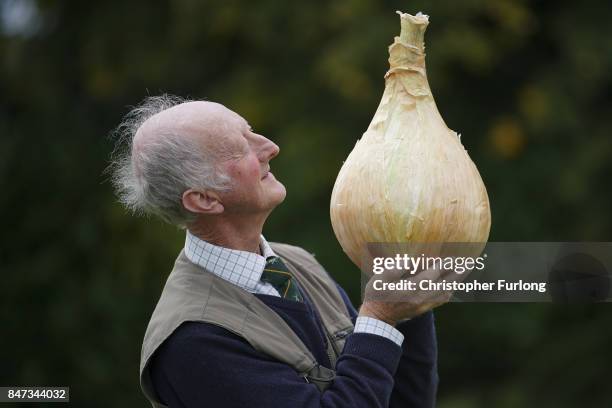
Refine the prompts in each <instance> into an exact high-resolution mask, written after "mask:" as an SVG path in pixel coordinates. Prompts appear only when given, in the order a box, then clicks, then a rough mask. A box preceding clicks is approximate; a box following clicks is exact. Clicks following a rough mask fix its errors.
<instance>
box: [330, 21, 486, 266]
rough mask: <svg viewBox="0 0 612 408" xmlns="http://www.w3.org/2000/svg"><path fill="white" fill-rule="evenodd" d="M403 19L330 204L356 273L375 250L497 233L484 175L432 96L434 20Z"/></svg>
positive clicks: (482, 238)
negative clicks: (429, 50)
mask: <svg viewBox="0 0 612 408" xmlns="http://www.w3.org/2000/svg"><path fill="white" fill-rule="evenodd" d="M398 13H399V15H400V21H401V33H400V36H399V37H395V41H394V42H393V44H391V46H389V64H390V69H389V71H388V72H387V73H386V75H385V90H384V93H383V96H382V100H381V101H380V104H379V106H378V109H377V111H376V113H375V114H374V118H373V119H372V122H371V123H370V126H369V127H368V129H367V131H366V132H365V133H364V134H363V136H362V137H361V139H360V140H359V141H358V142H357V144H356V145H355V147H354V149H353V151H352V152H351V153H350V155H349V156H348V158H347V159H346V161H345V162H344V165H343V166H342V168H341V169H340V172H339V174H338V177H337V179H336V183H335V185H334V189H333V192H332V197H331V206H330V215H331V222H332V226H333V229H334V233H335V234H336V237H337V239H338V241H339V243H340V245H341V246H342V248H343V250H344V252H345V253H346V254H347V255H348V256H349V258H350V259H351V260H352V261H353V262H354V263H355V264H356V265H357V266H361V261H362V260H363V259H364V258H363V256H364V251H366V248H367V244H368V243H372V242H378V243H404V242H405V243H430V242H435V243H443V242H470V243H484V242H486V241H487V238H488V236H489V230H490V226H491V213H490V210H489V199H488V196H487V191H486V189H485V186H484V184H483V182H482V179H481V177H480V174H479V173H478V170H477V169H476V166H475V165H474V163H473V162H472V160H471V159H470V157H469V156H468V154H467V151H466V150H465V149H464V147H463V145H462V144H461V141H460V137H459V136H458V135H457V134H456V133H455V132H454V131H452V130H450V129H449V128H448V127H447V126H446V124H445V123H444V120H443V119H442V117H441V116H440V113H439V112H438V108H437V107H436V104H435V101H434V98H433V95H432V94H431V90H430V89H429V84H428V82H427V74H426V71H425V52H424V49H425V47H424V43H423V37H424V33H425V29H426V28H427V25H428V24H429V19H428V16H426V15H424V14H421V13H418V14H417V15H416V16H413V15H410V14H406V13H400V12H398Z"/></svg>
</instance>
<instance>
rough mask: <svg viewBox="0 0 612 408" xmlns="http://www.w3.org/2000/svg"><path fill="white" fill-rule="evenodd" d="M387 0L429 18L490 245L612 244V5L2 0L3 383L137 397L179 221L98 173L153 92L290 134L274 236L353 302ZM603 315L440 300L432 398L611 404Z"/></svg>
mask: <svg viewBox="0 0 612 408" xmlns="http://www.w3.org/2000/svg"><path fill="white" fill-rule="evenodd" d="M398 9H399V10H402V11H406V12H410V13H413V14H414V13H416V12H417V11H419V10H421V11H423V12H424V13H426V14H429V15H430V25H429V28H428V31H427V34H426V44H427V64H428V76H429V81H430V84H431V87H432V91H433V93H434V96H435V97H436V101H437V104H438V108H439V110H440V112H441V113H442V116H443V117H444V118H445V120H446V122H447V124H448V126H449V127H450V128H451V129H453V130H455V131H457V132H459V133H461V134H462V139H461V140H462V142H463V144H464V145H465V147H466V148H467V149H468V151H469V153H470V155H471V157H472V159H473V160H474V162H475V163H476V164H477V166H478V168H479V170H480V172H481V174H482V177H483V180H484V182H485V184H486V186H487V188H488V192H489V197H490V201H491V210H492V230H491V236H490V240H492V241H611V240H612V239H611V231H612V215H611V214H612V211H611V209H612V188H611V179H612V164H611V161H610V157H611V153H612V137H611V134H610V133H611V132H612V103H611V102H612V91H611V89H612V88H611V85H612V23H611V21H612V12H611V11H612V5H610V3H609V2H605V1H601V2H597V1H582V2H578V3H577V2H570V1H551V0H548V1H502V0H498V1H484V0H482V1H477V0H463V1H453V2H450V1H447V2H433V1H386V2H380V1H375V0H346V1H325V2H323V1H309V2H282V1H277V0H269V1H250V2H247V1H242V2H238V1H232V0H224V1H195V0H177V1H173V2H153V1H144V0H143V1H119V0H115V1H104V2H102V1H97V2H94V1H90V2H86V1H85V2H83V1H80V2H79V1H43V0H41V1H34V0H0V17H1V19H0V53H1V60H0V61H1V63H0V185H1V186H2V189H1V190H0V214H2V215H1V217H2V218H1V219H2V238H1V240H2V241H1V246H0V267H1V275H0V278H1V281H0V282H1V283H0V385H5V386H6V385H57V386H70V387H71V399H72V405H75V406H87V407H124V406H125V407H145V406H147V404H146V402H145V400H144V398H143V397H142V396H141V394H140V390H139V386H138V362H139V354H140V346H141V339H142V336H143V334H144V330H145V327H146V323H147V321H148V318H149V316H150V313H151V312H152V310H153V308H154V305H155V303H156V301H157V298H158V296H159V293H160V290H161V288H162V285H163V283H164V281H165V279H166V276H167V274H168V272H169V270H170V268H171V265H172V263H173V260H174V258H175V256H176V254H177V252H178V251H179V249H180V247H181V246H182V245H183V240H184V233H183V232H182V231H179V230H177V229H176V228H174V227H172V226H169V225H164V224H163V223H162V222H160V221H157V220H155V219H142V218H135V217H132V216H130V215H129V214H127V213H126V212H125V211H124V210H123V209H122V208H121V207H120V206H119V205H118V204H117V203H116V202H115V198H114V196H113V192H112V189H111V186H110V184H109V183H108V182H107V180H106V176H104V175H103V170H104V168H105V167H106V166H107V164H108V158H109V154H110V151H111V150H112V146H113V143H112V141H111V140H109V138H108V134H109V132H110V131H111V130H112V129H113V128H114V127H115V126H116V125H117V124H118V123H119V122H120V120H121V117H122V116H123V115H124V114H125V113H126V112H127V111H128V110H129V106H131V105H136V104H138V103H139V102H140V101H141V100H142V99H143V98H144V97H145V96H146V95H156V94H159V93H162V92H169V93H173V94H178V95H181V96H187V97H192V98H206V99H209V100H213V101H217V102H221V103H223V104H225V105H227V106H228V107H230V108H231V109H233V110H235V111H236V112H238V113H240V114H241V115H243V116H244V117H245V118H246V119H247V120H248V121H249V122H250V123H251V124H252V125H253V127H254V129H255V130H256V131H257V132H259V133H262V134H264V135H266V136H268V137H269V138H271V139H272V140H274V141H275V142H276V143H277V144H279V145H280V146H281V154H280V156H279V157H278V158H277V159H275V160H274V161H273V162H272V169H273V171H274V173H275V175H276V176H277V178H278V179H280V180H281V181H282V182H283V183H284V184H285V185H286V186H287V190H288V196H287V199H286V201H285V202H284V203H283V204H282V205H281V206H280V207H279V208H278V209H277V210H276V211H275V212H274V213H273V214H272V216H271V218H270V219H269V222H268V224H267V225H266V228H265V231H264V233H265V235H266V237H267V238H269V239H270V240H274V241H284V242H290V243H294V244H297V245H301V246H303V247H305V248H307V249H309V250H310V251H312V252H314V253H316V255H317V257H318V259H319V260H320V261H321V263H323V264H324V265H325V266H326V267H327V268H328V269H329V270H330V271H331V273H332V274H333V275H334V276H335V277H336V278H337V280H338V281H339V282H340V283H341V284H342V285H343V286H344V287H345V288H347V290H348V291H349V293H350V294H351V296H352V298H353V301H354V302H355V303H357V304H358V303H359V294H358V291H359V272H358V270H357V269H356V268H355V267H354V266H353V265H352V264H351V263H350V262H349V261H348V259H347V257H346V256H345V255H344V254H343V252H342V250H341V248H340V246H339V245H338V243H337V241H336V239H335V237H334V235H333V232H332V229H331V226H330V222H329V212H328V211H329V210H328V206H329V199H330V194H331V189H332V186H333V183H334V180H335V177H336V175H337V172H338V170H339V169H340V166H341V164H342V161H343V160H344V159H345V158H346V156H347V155H348V154H349V152H350V151H351V149H352V147H353V146H354V144H355V141H356V140H357V139H358V138H359V137H360V136H361V134H362V133H363V131H364V130H365V129H366V128H367V126H368V123H369V121H370V120H371V118H372V116H373V114H374V112H375V110H376V107H377V104H378V102H379V99H380V97H381V95H382V91H383V87H384V82H383V75H384V73H385V71H386V69H387V56H388V55H387V46H388V45H389V44H391V42H392V40H393V37H394V36H395V35H397V34H398V33H399V17H398V16H397V15H396V14H395V10H398ZM611 323H612V308H611V307H610V305H608V304H600V305H572V306H558V305H550V304H470V305H467V304H450V305H446V306H443V307H441V308H440V309H438V311H437V325H438V332H439V343H440V360H439V371H440V376H441V383H440V390H439V406H440V407H443V408H450V407H453V408H463V407H487V408H488V407H533V406H538V407H574V406H580V407H604V406H610V405H611V404H612V391H611V387H610V382H611V378H612V375H611V374H612V369H611V368H610V363H611V359H612V351H611V347H610V346H611V345H612V324H611ZM407 341H409V339H408V340H407ZM24 406H25V405H24Z"/></svg>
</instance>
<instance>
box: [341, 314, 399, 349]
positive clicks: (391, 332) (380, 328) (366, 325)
mask: <svg viewBox="0 0 612 408" xmlns="http://www.w3.org/2000/svg"><path fill="white" fill-rule="evenodd" d="M353 333H368V334H376V335H377V336H382V337H384V338H386V339H389V340H391V341H392V342H394V343H395V344H397V345H398V346H400V347H401V346H402V343H403V342H404V335H403V334H402V333H401V332H400V331H399V330H397V329H396V328H395V327H393V326H391V325H390V324H387V323H385V322H383V321H381V320H378V319H374V318H373V317H366V316H359V317H357V320H356V321H355V329H354V330H353Z"/></svg>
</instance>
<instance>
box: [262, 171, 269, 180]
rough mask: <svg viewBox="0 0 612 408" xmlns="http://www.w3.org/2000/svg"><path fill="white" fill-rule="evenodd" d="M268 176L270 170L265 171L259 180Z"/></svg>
mask: <svg viewBox="0 0 612 408" xmlns="http://www.w3.org/2000/svg"><path fill="white" fill-rule="evenodd" d="M269 174H270V169H268V170H266V172H265V173H264V175H263V177H262V178H261V179H262V180H263V179H266V178H268V175H269Z"/></svg>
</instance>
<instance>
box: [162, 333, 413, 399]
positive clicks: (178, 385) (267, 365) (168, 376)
mask: <svg viewBox="0 0 612 408" xmlns="http://www.w3.org/2000/svg"><path fill="white" fill-rule="evenodd" d="M401 358H402V349H401V348H400V347H399V346H398V345H397V344H395V343H393V341H391V340H388V339H386V338H384V337H381V336H376V335H373V334H367V333H357V334H353V335H351V336H349V337H348V338H347V341H346V344H345V347H344V350H343V352H342V354H341V356H340V358H339V359H338V361H337V363H336V379H335V380H334V382H333V384H332V385H331V386H330V387H329V388H328V389H327V390H326V391H325V392H323V393H321V392H319V390H318V389H317V387H316V386H315V385H313V384H308V383H306V381H305V380H304V378H302V377H300V376H299V375H298V374H297V373H296V371H295V370H294V369H293V368H292V367H290V366H288V365H286V364H284V363H281V362H279V361H276V360H274V359H272V358H270V357H268V356H266V355H264V354H262V353H260V352H258V351H256V350H255V349H253V348H252V347H251V346H250V344H248V343H247V342H246V341H245V340H244V339H242V338H241V337H239V336H236V335H234V334H231V333H230V332H228V331H226V330H225V329H223V328H220V327H217V326H214V325H211V324H208V323H199V322H198V323H195V322H192V323H185V324H183V325H182V326H181V327H179V329H177V331H176V332H175V333H174V334H173V335H172V336H171V337H170V338H169V339H168V340H167V341H166V342H165V343H164V345H163V346H162V347H161V348H160V349H159V350H158V352H157V353H156V355H155V357H154V360H153V362H152V366H151V371H152V375H153V381H154V384H155V388H156V390H157V391H158V392H159V394H160V396H161V397H162V399H163V400H164V401H165V402H166V404H167V405H168V406H169V407H171V408H175V407H202V406H222V407H227V408H232V407H245V406H248V407H253V408H277V407H300V408H318V407H326V408H341V407H346V408H349V407H350V408H377V407H380V408H382V407H388V406H389V400H390V398H391V392H392V390H393V384H394V380H393V376H394V374H395V372H396V370H397V366H398V364H399V362H400V359H401Z"/></svg>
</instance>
